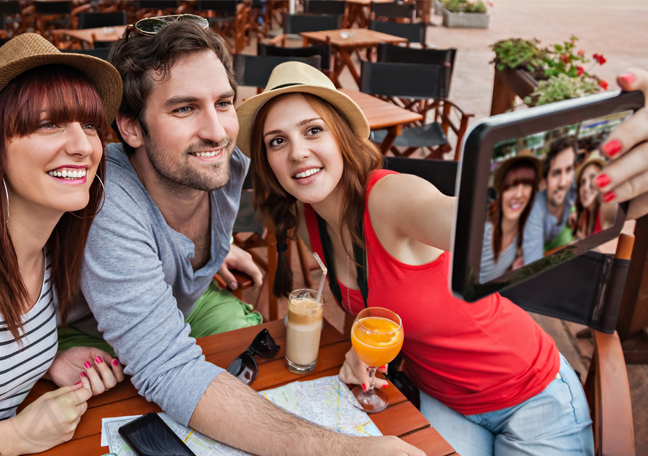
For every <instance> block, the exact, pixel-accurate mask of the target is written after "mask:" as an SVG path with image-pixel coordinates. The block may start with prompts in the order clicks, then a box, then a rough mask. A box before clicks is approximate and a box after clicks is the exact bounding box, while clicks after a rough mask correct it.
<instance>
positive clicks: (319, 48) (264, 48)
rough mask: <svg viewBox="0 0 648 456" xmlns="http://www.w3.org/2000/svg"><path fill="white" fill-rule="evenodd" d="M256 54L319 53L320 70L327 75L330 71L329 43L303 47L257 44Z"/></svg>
mask: <svg viewBox="0 0 648 456" xmlns="http://www.w3.org/2000/svg"><path fill="white" fill-rule="evenodd" d="M257 55H260V56H269V57H293V58H294V57H301V58H303V57H312V56H314V55H319V56H320V58H321V70H322V72H323V73H324V74H326V75H327V76H328V75H329V74H330V73H331V70H332V65H331V57H332V56H333V51H332V49H331V45H330V44H314V45H311V46H305V47H296V48H293V47H280V46H272V45H270V44H263V43H258V44H257Z"/></svg>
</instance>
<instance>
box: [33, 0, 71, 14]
mask: <svg viewBox="0 0 648 456" xmlns="http://www.w3.org/2000/svg"><path fill="white" fill-rule="evenodd" d="M34 12H35V13H36V14H43V15H48V14H70V13H71V12H72V2H34Z"/></svg>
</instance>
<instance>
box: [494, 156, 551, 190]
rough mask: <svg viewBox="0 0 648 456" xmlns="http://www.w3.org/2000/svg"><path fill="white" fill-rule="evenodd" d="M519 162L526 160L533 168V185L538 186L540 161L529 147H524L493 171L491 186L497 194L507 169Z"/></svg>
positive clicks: (540, 173)
mask: <svg viewBox="0 0 648 456" xmlns="http://www.w3.org/2000/svg"><path fill="white" fill-rule="evenodd" d="M521 162H527V163H529V164H531V166H533V167H534V168H535V170H536V179H535V187H536V188H537V187H538V184H539V183H540V177H541V176H542V163H541V162H540V160H538V159H537V158H536V157H535V156H534V155H533V153H532V152H531V151H530V150H529V149H524V150H521V151H520V152H519V153H518V154H517V155H516V156H515V157H511V158H509V159H508V160H505V161H504V162H502V163H501V164H500V165H499V167H498V168H497V170H496V171H495V177H494V178H493V188H494V189H495V192H496V193H497V194H499V191H500V190H499V189H500V187H501V185H502V181H503V180H504V176H506V173H507V172H508V170H509V169H511V168H512V167H513V165H517V164H518V163H521Z"/></svg>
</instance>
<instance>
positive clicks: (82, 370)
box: [46, 347, 124, 396]
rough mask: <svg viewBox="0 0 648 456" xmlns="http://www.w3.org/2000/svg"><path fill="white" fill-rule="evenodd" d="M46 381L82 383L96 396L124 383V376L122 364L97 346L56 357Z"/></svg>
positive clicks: (63, 384)
mask: <svg viewBox="0 0 648 456" xmlns="http://www.w3.org/2000/svg"><path fill="white" fill-rule="evenodd" d="M88 366H90V367H88ZM81 374H83V375H81ZM46 378H49V379H50V380H52V381H53V382H54V383H56V385H57V386H67V385H74V384H75V383H77V382H79V381H81V382H83V386H84V387H85V388H86V389H87V390H88V391H91V392H92V394H93V395H95V396H96V395H98V394H101V393H103V392H104V391H107V390H109V389H111V388H113V387H114V386H115V385H117V383H119V382H121V381H122V380H124V373H123V371H122V365H121V364H120V363H119V361H118V360H117V359H116V358H113V357H112V356H110V355H109V354H108V353H106V352H105V351H103V350H99V349H98V348H94V347H72V348H70V349H69V350H65V351H63V352H60V353H59V354H58V355H57V356H56V359H54V362H53V363H52V365H51V366H50V368H49V370H48V371H47V375H46Z"/></svg>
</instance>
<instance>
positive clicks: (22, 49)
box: [0, 33, 122, 125]
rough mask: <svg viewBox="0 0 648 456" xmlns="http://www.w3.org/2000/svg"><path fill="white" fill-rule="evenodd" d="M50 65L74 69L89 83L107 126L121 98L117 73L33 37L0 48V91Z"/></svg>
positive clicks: (92, 59) (101, 62)
mask: <svg viewBox="0 0 648 456" xmlns="http://www.w3.org/2000/svg"><path fill="white" fill-rule="evenodd" d="M53 64H59V65H68V66H71V67H74V68H76V69H77V70H79V71H81V72H82V73H84V74H85V75H86V76H87V77H88V79H90V81H91V82H92V83H93V84H94V86H95V88H96V89H97V92H99V95H100V96H101V99H102V100H103V102H104V105H105V107H106V119H107V120H108V124H109V125H110V124H111V123H112V121H113V119H114V118H115V116H116V115H117V110H118V109H119V104H120V103H121V98H122V80H121V76H120V75H119V72H118V71H117V69H116V68H115V67H114V66H112V65H111V64H110V63H108V62H106V61H104V60H101V59H98V58H96V57H92V56H90V55H83V54H68V53H63V52H61V51H59V50H58V49H56V47H55V46H54V45H53V44H52V43H50V42H49V41H47V40H46V39H45V38H43V37H42V36H40V35H37V34H36V33H23V34H22V35H18V36H17V37H15V38H13V39H11V40H10V41H8V42H7V43H6V44H5V45H3V46H2V47H0V90H2V89H4V88H5V87H6V86H7V84H9V82H10V81H11V80H12V79H14V78H15V77H16V76H19V75H20V74H22V73H24V72H25V71H28V70H31V69H32V68H36V67H39V66H43V65H53Z"/></svg>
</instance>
